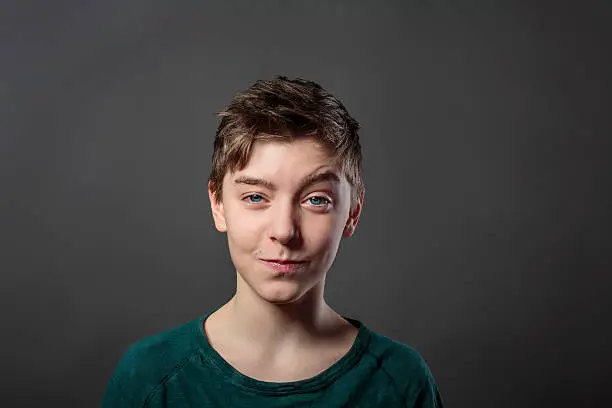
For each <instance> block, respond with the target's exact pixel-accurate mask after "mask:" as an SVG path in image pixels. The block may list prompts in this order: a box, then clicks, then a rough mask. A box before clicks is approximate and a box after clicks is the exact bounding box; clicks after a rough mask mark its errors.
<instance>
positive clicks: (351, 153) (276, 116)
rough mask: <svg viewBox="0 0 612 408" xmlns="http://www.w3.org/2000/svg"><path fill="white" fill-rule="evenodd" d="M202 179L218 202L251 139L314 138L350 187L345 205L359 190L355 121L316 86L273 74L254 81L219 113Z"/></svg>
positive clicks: (241, 163)
mask: <svg viewBox="0 0 612 408" xmlns="http://www.w3.org/2000/svg"><path fill="white" fill-rule="evenodd" d="M219 117H220V118H221V122H220V124H219V127H218V129H217V133H216V136H215V142H214V151H213V156H212V170H211V173H210V176H209V178H208V181H209V182H210V183H211V189H212V191H213V193H214V196H215V199H217V200H219V201H221V200H222V193H223V189H222V187H223V178H224V177H225V174H226V173H227V172H228V171H231V172H233V171H236V170H241V169H243V168H244V167H245V166H246V165H247V162H248V159H249V155H250V150H251V147H252V146H253V143H254V142H255V141H257V140H266V141H271V140H274V141H288V142H289V141H291V140H293V138H295V137H300V136H306V137H314V138H315V139H316V140H317V141H319V142H321V143H323V145H325V146H327V147H328V148H329V149H330V151H331V152H332V154H333V155H334V157H335V161H336V163H337V164H339V165H340V167H341V169H342V171H343V172H344V175H345V177H346V179H347V180H348V182H349V183H350V184H351V187H352V194H351V202H352V204H351V207H353V206H354V205H355V204H356V202H357V200H358V198H359V196H360V195H361V194H363V192H364V185H363V179H362V155H361V145H360V143H359V134H358V130H359V123H358V122H357V121H356V120H355V119H354V118H353V117H352V116H351V115H350V114H349V113H348V111H347V110H346V108H345V107H344V105H343V104H342V102H340V100H339V99H338V98H336V97H335V96H333V95H332V94H330V93H329V92H327V91H326V90H325V89H323V88H322V87H321V86H320V85H319V84H317V83H315V82H312V81H307V80H304V79H301V78H296V79H289V78H287V77H284V76H278V77H276V78H274V79H272V80H259V81H257V82H255V83H254V84H253V85H252V86H251V87H250V88H248V89H247V90H246V91H244V92H241V93H238V94H237V95H236V96H235V97H234V99H233V100H232V101H231V103H230V105H229V106H228V107H226V108H225V109H224V110H223V111H222V112H220V113H219Z"/></svg>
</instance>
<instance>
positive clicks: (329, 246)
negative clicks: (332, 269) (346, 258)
mask: <svg viewBox="0 0 612 408" xmlns="http://www.w3.org/2000/svg"><path fill="white" fill-rule="evenodd" d="M304 221H305V222H304V224H303V227H302V231H303V234H304V239H305V241H306V246H308V247H310V248H312V249H313V250H314V251H317V252H323V251H326V252H327V251H330V250H331V251H332V252H335V247H337V246H338V244H339V242H340V238H341V236H342V230H343V228H344V224H343V223H340V222H338V220H334V219H324V218H312V219H310V220H308V219H307V220H304Z"/></svg>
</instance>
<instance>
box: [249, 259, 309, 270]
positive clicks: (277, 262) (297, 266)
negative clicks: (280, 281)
mask: <svg viewBox="0 0 612 408" xmlns="http://www.w3.org/2000/svg"><path fill="white" fill-rule="evenodd" d="M259 261H260V262H262V263H263V264H264V265H266V266H267V267H268V268H270V269H272V270H274V271H276V272H281V273H294V272H298V271H299V270H301V269H303V268H304V266H305V265H306V263H307V262H306V261H301V260H288V259H260V260H259Z"/></svg>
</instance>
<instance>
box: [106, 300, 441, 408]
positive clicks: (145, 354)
mask: <svg viewBox="0 0 612 408" xmlns="http://www.w3.org/2000/svg"><path fill="white" fill-rule="evenodd" d="M215 310H216V309H214V310H211V311H210V312H209V313H207V314H206V315H205V316H202V317H200V318H197V319H195V320H192V321H190V322H188V323H185V324H183V325H181V326H179V327H176V328H173V329H171V330H168V331H165V332H162V333H159V334H156V335H153V336H150V337H147V338H144V339H142V340H139V341H137V342H136V343H134V344H132V345H131V346H130V347H129V348H128V350H127V352H126V353H125V354H124V356H123V357H122V358H121V360H120V362H119V364H118V366H117V368H116V370H115V372H114V373H113V376H112V378H111V380H110V381H109V383H108V386H107V389H106V392H105V394H104V398H103V401H102V408H128V407H129V408H136V407H138V408H145V407H147V408H162V407H163V408H178V407H198V408H209V407H210V408H212V407H215V408H217V407H279V408H280V407H325V408H335V407H350V408H360V407H364V408H365V407H387V408H393V407H402V408H442V399H441V397H440V393H439V392H438V387H437V386H436V383H435V381H434V378H433V376H432V374H431V371H430V370H429V367H428V366H427V364H426V362H425V361H424V359H423V358H422V357H421V356H420V355H419V354H418V352H417V351H416V350H414V349H413V348H411V347H410V346H407V345H405V344H402V343H399V342H397V341H394V340H392V339H390V338H388V337H385V336H383V335H380V334H377V333H375V332H374V331H372V330H370V329H369V328H368V327H366V326H365V325H364V324H362V323H361V322H360V321H358V320H355V319H351V318H347V317H344V318H345V319H346V320H347V321H349V322H350V323H351V324H353V325H354V326H355V327H357V328H358V329H359V331H358V334H357V338H356V339H355V341H354V343H353V346H352V347H351V349H350V350H349V351H348V353H346V354H345V355H344V356H343V357H342V358H341V359H340V360H338V361H336V363H335V364H333V365H332V366H331V367H329V368H328V369H327V370H325V371H323V372H321V373H319V374H317V375H316V376H314V377H312V378H309V379H306V380H300V381H294V382H283V383H276V382H265V381H259V380H256V379H253V378H250V377H247V376H246V375H243V374H242V373H240V372H239V371H238V370H236V369H234V368H233V367H232V366H231V365H230V364H229V363H228V362H227V361H225V360H224V359H223V357H222V356H221V355H220V354H219V353H217V351H216V350H215V349H213V348H212V346H211V345H210V343H209V342H208V339H207V337H206V334H205V333H204V329H203V324H204V321H205V320H206V318H207V317H208V316H210V315H211V314H212V313H213V312H214V311H215Z"/></svg>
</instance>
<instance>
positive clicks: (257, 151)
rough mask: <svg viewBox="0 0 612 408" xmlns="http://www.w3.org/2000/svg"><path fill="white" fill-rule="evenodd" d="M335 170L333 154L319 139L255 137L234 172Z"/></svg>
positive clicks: (264, 173)
mask: <svg viewBox="0 0 612 408" xmlns="http://www.w3.org/2000/svg"><path fill="white" fill-rule="evenodd" d="M323 167H324V168H325V169H326V170H334V171H335V170H338V168H337V160H336V157H335V156H333V155H332V154H331V152H330V149H329V148H328V147H327V146H325V145H323V144H322V143H321V142H318V141H316V140H313V139H310V138H300V139H294V140H292V141H256V142H255V143H253V146H252V147H251V152H250V156H249V159H248V162H247V164H246V166H245V167H244V168H243V169H240V170H237V171H236V172H234V173H233V174H234V175H236V174H243V173H252V172H257V173H258V174H257V175H259V176H269V177H272V176H286V177H287V176H291V175H296V176H303V175H304V173H307V174H308V173H311V172H312V171H314V170H316V169H320V168H323Z"/></svg>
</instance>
